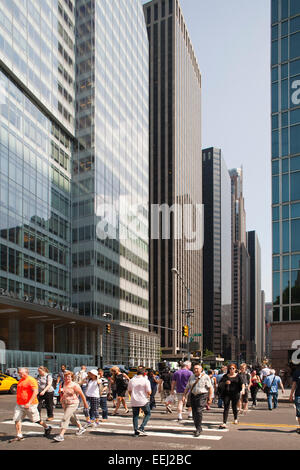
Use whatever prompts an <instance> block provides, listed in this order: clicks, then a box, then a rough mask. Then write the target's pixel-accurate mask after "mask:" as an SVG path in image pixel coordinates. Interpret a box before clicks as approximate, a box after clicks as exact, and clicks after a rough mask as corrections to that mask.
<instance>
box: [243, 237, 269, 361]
mask: <svg viewBox="0 0 300 470" xmlns="http://www.w3.org/2000/svg"><path fill="white" fill-rule="evenodd" d="M247 248H248V253H249V256H250V316H249V323H250V335H249V340H250V342H251V349H252V351H251V353H252V354H251V360H252V361H255V360H256V359H258V361H261V360H262V358H263V353H264V351H263V341H262V335H263V332H264V330H265V325H264V319H262V291H261V248H260V243H259V240H258V236H257V233H256V232H255V231H251V232H247ZM263 304H264V301H263ZM263 317H264V315H263Z"/></svg>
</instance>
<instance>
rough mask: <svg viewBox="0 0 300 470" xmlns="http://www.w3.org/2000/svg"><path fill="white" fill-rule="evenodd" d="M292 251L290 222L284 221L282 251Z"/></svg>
mask: <svg viewBox="0 0 300 470" xmlns="http://www.w3.org/2000/svg"><path fill="white" fill-rule="evenodd" d="M289 251H290V222H289V221H287V222H282V252H283V253H288V252H289Z"/></svg>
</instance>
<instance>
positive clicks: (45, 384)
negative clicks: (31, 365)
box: [37, 366, 54, 421]
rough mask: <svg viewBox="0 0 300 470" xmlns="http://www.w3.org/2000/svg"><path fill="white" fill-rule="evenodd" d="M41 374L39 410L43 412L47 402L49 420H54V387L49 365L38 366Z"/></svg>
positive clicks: (38, 380) (39, 380) (38, 379)
mask: <svg viewBox="0 0 300 470" xmlns="http://www.w3.org/2000/svg"><path fill="white" fill-rule="evenodd" d="M38 373H39V375H38V376H37V382H38V386H39V392H38V396H37V399H38V401H39V404H38V411H39V413H40V414H41V411H42V406H43V402H45V405H46V410H47V421H53V396H54V388H53V386H52V383H53V379H52V375H51V374H50V373H49V370H48V369H47V367H44V366H40V367H39V368H38Z"/></svg>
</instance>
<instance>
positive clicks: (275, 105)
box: [272, 83, 278, 113]
mask: <svg viewBox="0 0 300 470" xmlns="http://www.w3.org/2000/svg"><path fill="white" fill-rule="evenodd" d="M272 113H278V83H273V84H272Z"/></svg>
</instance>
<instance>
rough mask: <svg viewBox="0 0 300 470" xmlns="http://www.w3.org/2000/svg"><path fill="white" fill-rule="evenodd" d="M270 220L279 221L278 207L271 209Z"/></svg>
mask: <svg viewBox="0 0 300 470" xmlns="http://www.w3.org/2000/svg"><path fill="white" fill-rule="evenodd" d="M272 219H273V220H279V206H277V207H273V208H272Z"/></svg>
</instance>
